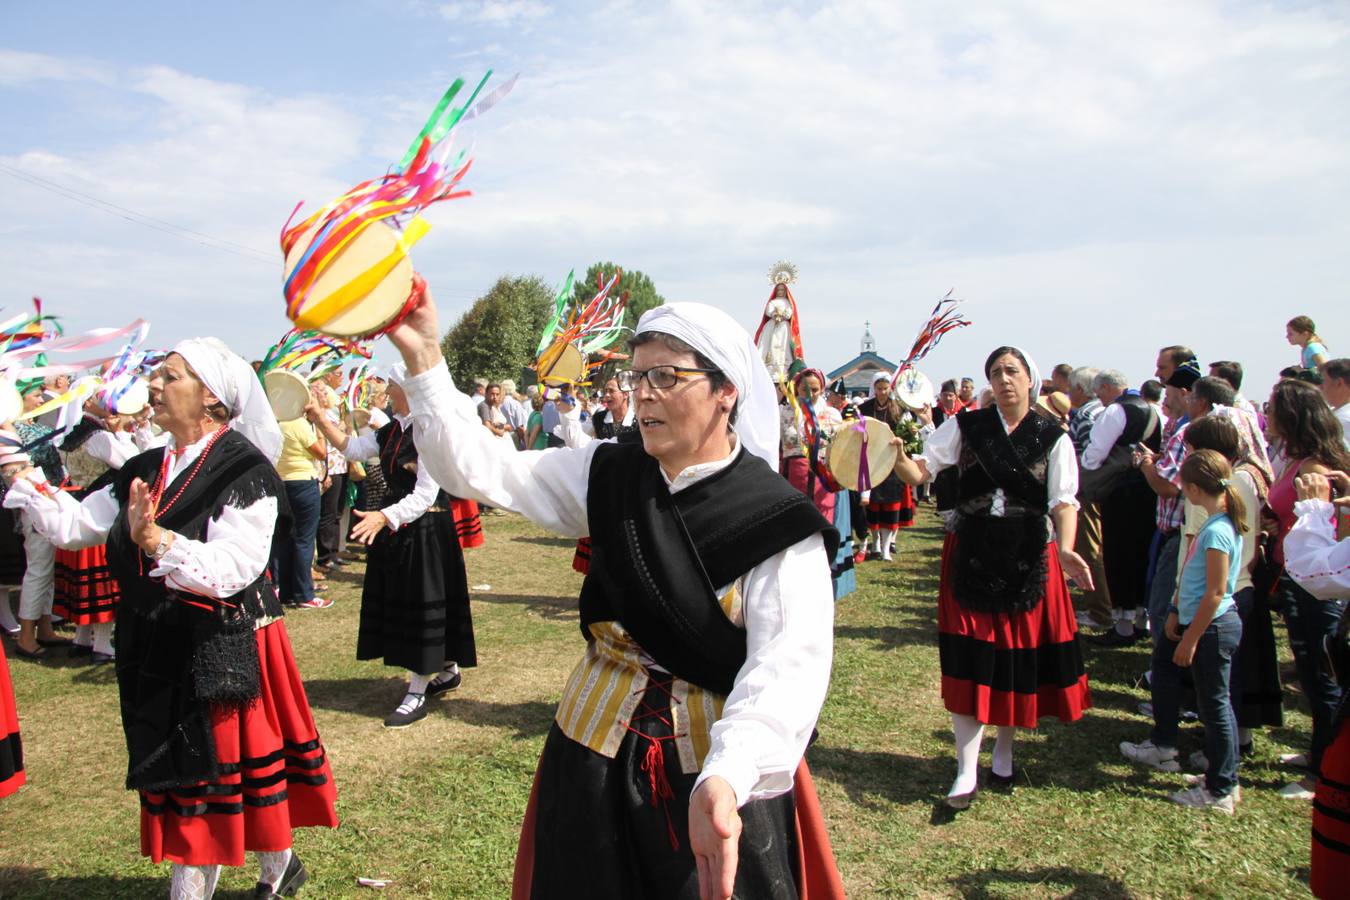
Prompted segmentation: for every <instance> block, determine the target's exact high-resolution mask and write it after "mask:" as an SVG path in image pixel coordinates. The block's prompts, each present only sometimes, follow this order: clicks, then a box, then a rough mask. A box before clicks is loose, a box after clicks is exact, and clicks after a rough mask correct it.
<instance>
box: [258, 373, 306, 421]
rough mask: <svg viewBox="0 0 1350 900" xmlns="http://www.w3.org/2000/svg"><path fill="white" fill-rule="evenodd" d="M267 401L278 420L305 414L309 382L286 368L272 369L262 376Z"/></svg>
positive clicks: (295, 417) (287, 419)
mask: <svg viewBox="0 0 1350 900" xmlns="http://www.w3.org/2000/svg"><path fill="white" fill-rule="evenodd" d="M263 385H264V387H265V388H266V390H267V402H268V403H270V404H272V414H273V415H275V416H276V417H277V421H278V422H289V421H291V420H292V419H298V418H300V417H301V416H303V415H304V414H305V407H306V406H308V405H309V396H310V395H309V383H308V382H306V381H305V379H304V378H302V377H301V376H299V375H297V374H296V373H294V372H291V371H288V370H286V369H273V370H272V371H270V372H268V373H267V374H266V375H264V376H263Z"/></svg>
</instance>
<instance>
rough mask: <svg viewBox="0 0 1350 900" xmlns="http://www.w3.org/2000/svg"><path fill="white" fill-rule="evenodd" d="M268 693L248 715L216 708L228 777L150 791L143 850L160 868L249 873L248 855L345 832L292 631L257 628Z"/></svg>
mask: <svg viewBox="0 0 1350 900" xmlns="http://www.w3.org/2000/svg"><path fill="white" fill-rule="evenodd" d="M257 640H258V663H259V665H260V667H261V669H262V693H261V696H260V697H259V699H258V702H257V703H255V704H253V705H252V706H250V707H248V708H247V709H245V710H243V711H242V712H241V711H239V710H236V709H229V708H225V707H219V708H215V707H213V708H212V710H211V730H212V734H213V735H214V737H215V741H216V755H217V757H218V759H219V760H220V763H221V768H222V770H223V773H224V774H222V775H221V777H220V778H219V779H217V780H215V781H212V782H203V783H200V784H195V785H192V786H188V787H181V788H175V789H173V790H171V791H168V792H166V793H154V794H152V793H146V792H144V791H142V792H141V853H142V855H144V856H148V857H150V858H151V859H152V860H154V861H155V862H160V861H161V860H164V859H168V860H171V861H173V862H176V863H179V864H182V865H188V866H210V865H225V866H240V865H243V864H244V852H245V851H248V850H254V851H257V850H263V851H277V850H285V849H287V848H288V847H290V846H291V830H292V829H294V828H305V827H311V826H325V827H328V828H336V827H337V824H338V820H337V812H336V811H335V810H334V808H333V803H334V801H335V800H336V799H337V789H336V787H335V786H334V784H333V773H332V771H331V770H330V769H329V766H328V757H327V756H326V755H325V753H324V749H323V743H322V742H321V741H320V740H319V733H318V731H317V730H315V728H314V718H313V716H311V715H310V712H309V701H308V700H307V699H306V698H305V687H304V684H303V683H302V682H301V680H300V672H299V670H297V669H296V667H295V658H294V657H293V656H292V655H291V642H290V638H288V637H287V636H286V625H285V623H283V622H280V621H278V622H273V623H272V624H271V625H268V626H266V627H265V628H260V629H258V631H257Z"/></svg>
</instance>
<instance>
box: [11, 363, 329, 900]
mask: <svg viewBox="0 0 1350 900" xmlns="http://www.w3.org/2000/svg"><path fill="white" fill-rule="evenodd" d="M150 398H151V404H152V406H153V408H154V421H155V424H157V425H159V426H160V427H161V428H163V429H164V430H165V431H166V432H167V433H168V434H169V439H168V442H167V444H166V445H165V446H164V447H161V448H156V449H154V450H150V451H147V452H146V453H142V454H140V455H139V456H136V457H133V458H132V459H131V460H129V461H128V462H127V463H126V464H125V465H124V466H123V467H122V469H121V471H120V472H119V473H118V475H117V478H116V479H115V480H114V482H113V483H112V484H111V485H109V486H107V487H104V488H102V489H101V490H98V491H95V492H94V493H92V494H90V495H89V496H87V497H85V499H84V500H83V501H81V502H76V501H75V500H73V499H72V498H71V497H70V496H69V495H67V494H65V493H64V492H62V491H59V490H57V489H56V488H55V486H54V485H52V484H50V483H49V482H48V481H47V480H46V479H45V478H44V477H43V476H42V474H41V473H40V472H38V471H36V470H33V469H28V468H24V467H22V466H7V467H5V474H6V477H7V478H10V479H13V484H12V486H11V488H10V491H9V493H8V495H7V496H6V498H5V505H6V506H8V507H10V508H17V509H23V510H24V512H25V514H26V515H27V516H28V517H29V518H30V519H31V521H32V522H33V524H34V526H35V527H36V528H37V529H38V530H40V531H41V532H42V533H43V534H45V535H47V536H48V537H49V538H50V539H51V540H52V541H53V542H55V543H56V544H57V545H59V546H63V547H71V548H75V547H85V546H91V545H94V544H99V543H104V542H106V543H107V546H108V565H109V567H110V568H111V569H112V572H113V575H114V576H115V577H116V578H117V579H118V581H119V583H120V584H121V588H122V597H121V601H120V604H119V608H118V616H117V625H116V643H117V682H118V690H119V694H120V698H121V707H122V727H123V729H124V731H125V732H126V741H127V754H128V765H127V786H128V787H129V788H132V789H134V790H137V791H139V792H140V797H141V852H142V854H144V855H146V856H149V857H150V858H151V859H152V860H154V861H155V862H159V861H160V860H162V859H166V858H167V859H169V860H171V861H172V862H173V864H174V865H173V877H172V881H171V886H170V891H169V894H170V897H173V898H193V900H198V898H206V897H210V896H211V894H212V892H213V891H214V889H215V884H216V879H217V877H218V876H219V871H220V869H219V867H220V866H221V865H231V866H238V865H242V864H243V862H244V853H245V851H248V850H252V851H255V852H256V853H257V855H258V859H259V863H260V865H261V875H260V877H259V883H258V887H257V893H256V894H255V896H257V897H272V896H276V895H289V894H293V893H294V892H295V890H296V889H298V888H299V886H300V885H302V884H303V883H304V882H305V880H306V878H307V875H306V873H305V868H304V866H303V865H301V863H300V860H299V858H298V857H297V856H295V855H294V854H293V853H292V852H291V849H290V848H291V831H292V829H293V828H296V827H301V826H312V825H324V826H328V827H334V826H336V825H337V817H336V815H335V814H334V810H333V801H334V798H335V790H334V787H333V782H332V775H331V773H330V771H329V766H328V760H327V758H326V756H325V753H324V749H323V744H322V743H321V742H320V740H319V735H318V733H317V731H316V730H315V728H314V720H313V718H312V717H311V715H310V711H309V703H308V701H307V700H306V698H305V691H304V688H303V686H302V684H301V680H300V674H299V672H298V671H297V670H296V666H295V660H294V659H293V658H292V656H291V647H290V641H289V639H288V638H287V636H286V626H285V625H284V624H283V622H282V620H281V613H282V611H281V606H280V604H279V602H278V600H277V593H276V589H275V588H274V586H273V584H272V582H271V579H270V578H269V576H268V573H267V571H266V566H267V561H268V559H269V557H270V555H271V552H270V551H271V545H272V537H273V534H274V532H280V531H284V530H285V529H286V528H288V527H289V524H290V520H289V515H288V513H287V511H286V509H285V506H284V502H283V499H282V498H283V497H284V496H285V495H284V491H283V488H282V486H281V482H280V480H279V479H278V477H277V473H276V470H275V469H274V468H273V463H272V459H273V458H275V456H276V454H277V453H278V452H279V449H280V443H281V435H280V432H279V430H278V428H277V423H276V420H275V419H274V418H273V417H272V412H271V409H270V407H269V406H268V404H267V400H266V398H265V396H264V395H263V393H262V389H261V386H260V385H259V383H258V379H257V377H256V376H254V374H253V373H252V371H251V370H250V369H249V367H248V364H247V363H245V362H244V361H243V360H242V359H240V358H239V357H237V356H235V355H234V354H233V353H231V352H230V351H229V349H228V348H227V347H226V346H225V345H224V344H222V343H221V342H220V341H218V340H215V339H212V338H205V339H195V340H188V341H184V342H183V343H181V344H179V345H178V346H177V347H175V348H174V350H173V352H171V353H170V354H169V355H168V357H167V358H166V359H165V361H164V364H163V365H162V366H161V367H160V369H159V371H158V372H157V373H156V374H155V376H154V377H153V378H152V379H151V381H150ZM16 469H17V471H16Z"/></svg>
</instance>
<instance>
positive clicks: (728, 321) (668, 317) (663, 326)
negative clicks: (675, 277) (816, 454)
mask: <svg viewBox="0 0 1350 900" xmlns="http://www.w3.org/2000/svg"><path fill="white" fill-rule="evenodd" d="M644 331H659V332H660V333H662V334H669V335H671V336H672V337H677V338H679V339H680V340H682V341H684V342H685V343H686V344H688V345H689V346H691V347H693V348H694V349H695V350H697V351H698V352H699V353H702V354H703V355H704V356H706V357H707V358H708V359H709V360H711V361H712V364H713V365H714V366H716V367H717V368H718V369H720V370H721V371H722V373H723V374H725V375H726V376H727V379H728V380H729V381H730V382H731V383H732V384H734V385H735V386H736V395H737V400H736V409H737V413H736V424H735V425H734V426H732V427H733V429H734V430H735V432H736V436H737V437H738V438H739V439H740V440H741V443H743V444H744V445H745V449H746V450H748V451H749V452H751V453H753V454H754V455H755V456H758V457H759V458H760V459H762V460H764V461H765V462H766V463H768V464H769V466H770V467H771V468H773V469H775V470H776V469H777V468H778V395H777V394H776V393H775V392H774V389H773V381H772V380H770V378H769V370H768V369H766V368H764V360H762V359H761V358H760V356H759V351H758V350H757V349H756V348H755V345H754V343H752V342H751V340H750V335H749V334H747V333H746V331H745V329H744V328H742V327H741V326H740V324H739V323H738V322H737V321H736V320H735V319H733V318H732V317H731V316H729V315H727V314H726V313H724V312H722V311H721V310H720V309H715V308H713V307H711V306H708V305H706V304H703V303H667V304H664V305H662V306H656V307H653V308H651V309H649V310H647V311H646V312H645V313H643V314H642V318H641V319H639V320H638V324H637V328H636V329H635V333H636V334H642V333H643V332H644Z"/></svg>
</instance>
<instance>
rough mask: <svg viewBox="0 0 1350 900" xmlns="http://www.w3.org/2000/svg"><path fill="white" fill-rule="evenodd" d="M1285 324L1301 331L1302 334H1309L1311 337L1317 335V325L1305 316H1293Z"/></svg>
mask: <svg viewBox="0 0 1350 900" xmlns="http://www.w3.org/2000/svg"><path fill="white" fill-rule="evenodd" d="M1285 325H1287V326H1288V327H1290V328H1292V329H1294V330H1295V331H1298V332H1301V333H1303V334H1311V335H1312V336H1313V337H1317V326H1316V325H1314V324H1313V320H1312V319H1310V318H1308V317H1307V316H1294V317H1293V318H1292V319H1290V320H1289V321H1288V322H1286V323H1285Z"/></svg>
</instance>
